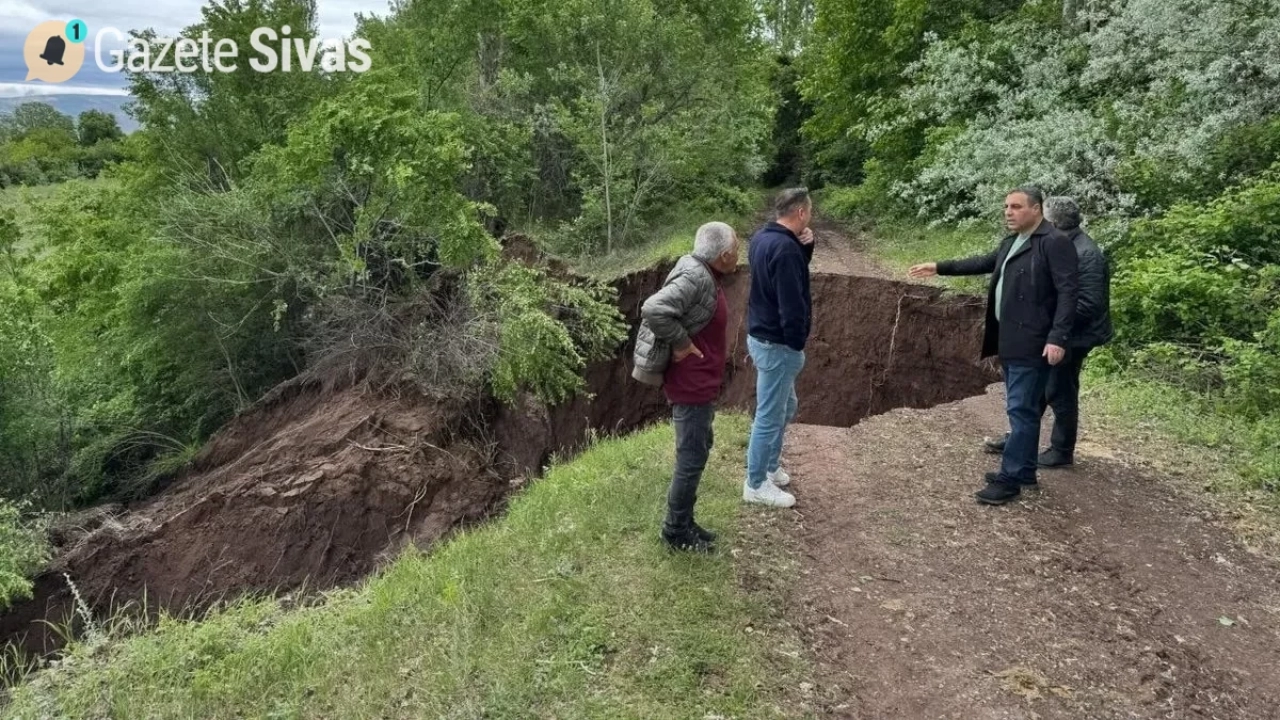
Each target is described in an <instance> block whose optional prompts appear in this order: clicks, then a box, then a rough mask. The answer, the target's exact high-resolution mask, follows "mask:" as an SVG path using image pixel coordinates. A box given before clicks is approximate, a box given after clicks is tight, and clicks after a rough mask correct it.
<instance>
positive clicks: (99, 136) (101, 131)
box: [77, 110, 124, 147]
mask: <svg viewBox="0 0 1280 720" xmlns="http://www.w3.org/2000/svg"><path fill="white" fill-rule="evenodd" d="M77 137H78V138H79V140H80V144H81V145H82V146H84V147H92V146H94V145H97V144H98V143H100V142H116V141H119V140H121V139H123V138H124V131H123V130H121V129H120V123H119V121H117V120H116V116H115V115H112V114H111V113H106V112H102V111H101V110H86V111H84V112H82V113H80V119H79V120H78V121H77Z"/></svg>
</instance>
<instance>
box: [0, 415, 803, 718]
mask: <svg viewBox="0 0 1280 720" xmlns="http://www.w3.org/2000/svg"><path fill="white" fill-rule="evenodd" d="M716 429H717V437H718V443H717V446H716V451H715V453H714V454H713V457H712V462H711V464H710V465H709V467H708V471H707V475H706V478H705V480H704V486H703V490H702V492H701V498H700V501H699V512H700V518H701V519H702V520H703V522H704V524H706V525H708V526H709V527H712V528H714V529H716V530H718V531H720V532H721V534H722V537H723V539H722V541H721V545H722V546H727V547H725V549H722V550H721V552H720V554H719V555H717V556H714V557H696V556H694V557H691V556H687V555H678V554H671V553H668V552H667V551H666V550H665V549H664V548H663V547H662V546H661V545H660V544H659V542H658V535H657V533H658V526H659V523H660V519H661V514H662V512H663V508H664V492H665V489H666V482H667V477H668V472H669V471H668V466H669V464H670V462H671V458H672V452H673V450H672V447H673V438H672V432H671V428H670V426H669V425H662V426H659V427H658V428H656V429H653V430H650V431H646V432H643V433H640V434H638V435H635V436H632V437H629V438H626V439H622V440H617V441H607V442H602V443H599V444H597V445H595V446H594V447H593V448H592V449H591V450H589V451H588V452H586V453H585V454H584V455H582V456H580V457H579V458H577V459H576V460H574V461H572V462H569V463H567V464H564V465H560V466H557V467H555V468H553V469H552V470H551V472H550V473H549V474H548V475H547V476H546V477H545V478H544V479H542V480H540V481H537V482H535V483H533V484H531V485H530V486H529V487H528V488H527V489H526V490H525V491H522V492H521V493H520V494H519V495H518V496H517V497H515V498H514V499H513V502H512V504H511V507H510V511H509V513H508V514H507V515H506V516H505V517H502V518H500V519H497V520H495V521H494V522H492V523H490V524H488V525H486V526H484V527H481V528H479V529H476V530H473V531H469V532H466V533H463V534H460V535H459V536H457V537H456V538H454V539H453V540H451V541H450V542H448V543H447V544H445V545H443V546H442V547H440V548H439V549H438V550H437V551H436V552H434V553H432V554H431V555H429V556H428V555H425V554H422V553H417V552H412V551H411V552H408V553H406V554H405V555H403V556H402V557H401V558H400V559H399V560H398V561H397V562H395V563H394V564H393V565H392V566H391V567H390V568H389V569H388V570H387V571H386V572H384V573H383V574H381V575H379V576H376V577H374V578H373V579H371V580H369V581H368V582H367V583H366V584H364V585H363V586H362V587H360V588H358V589H355V590H348V591H340V592H336V593H334V594H332V595H330V596H329V598H328V599H327V600H326V601H324V602H322V603H319V604H317V605H315V606H312V607H306V608H299V609H293V610H287V611H286V610H282V609H280V607H279V605H278V604H277V603H276V602H274V601H264V602H255V603H249V604H244V605H242V606H239V607H236V608H233V609H230V610H228V611H225V612H222V613H220V614H216V615H213V616H211V617H210V618H208V619H207V620H205V621H204V622H201V623H193V622H179V621H176V620H168V621H164V622H162V623H161V624H160V626H159V627H158V628H157V629H156V630H155V631H154V632H151V633H148V634H144V635H141V636H138V637H135V638H132V639H129V640H125V641H122V642H115V643H108V644H107V645H105V646H104V647H102V648H99V649H98V650H96V651H95V650H93V649H91V648H89V647H87V646H84V645H82V646H80V647H77V648H76V649H75V650H74V651H73V653H72V655H71V657H70V659H69V661H67V662H66V663H65V664H64V665H63V667H62V668H60V669H58V670H54V671H50V672H46V673H44V674H42V675H41V676H39V677H37V678H36V679H35V680H33V681H32V682H30V683H29V684H28V685H26V686H23V687H20V688H19V689H18V691H17V692H16V695H15V702H14V703H13V704H12V705H11V706H10V707H9V708H8V710H7V716H8V717H15V718H19V717H20V718H33V717H52V716H64V717H166V718H167V717H273V718H293V717H328V718H365V717H393V718H401V717H403V718H422V717H430V718H479V717H485V718H517V717H518V718H527V717H543V718H591V717H596V718H626V717H634V718H672V719H673V720H674V719H677V718H678V719H681V720H683V719H686V718H699V719H700V718H705V717H717V716H719V717H734V718H764V717H794V716H798V714H799V713H800V712H801V710H800V709H799V708H798V706H795V705H792V704H789V703H788V702H786V700H785V697H784V693H785V692H786V687H788V686H792V687H794V685H795V681H796V678H797V677H799V675H800V674H801V673H803V671H804V667H803V666H802V662H803V661H801V660H798V659H792V656H796V657H800V654H799V653H796V652H794V650H795V649H797V648H798V647H799V645H798V639H797V638H796V637H795V636H793V635H791V634H790V631H788V630H785V629H779V627H781V626H777V625H775V626H772V628H773V629H770V627H771V625H770V621H771V618H770V615H771V613H770V598H768V597H766V596H764V595H762V594H761V593H760V591H758V590H757V591H753V592H752V593H751V594H747V593H745V592H744V591H743V590H742V589H741V588H740V586H739V584H738V582H737V580H736V579H735V573H736V572H737V571H738V570H739V568H735V560H734V559H732V557H731V555H730V553H729V552H728V548H731V547H733V546H734V545H736V544H738V540H737V539H736V537H735V534H736V533H735V531H736V530H737V528H738V523H739V514H738V513H739V503H738V502H737V487H738V482H737V476H738V474H739V472H740V467H739V466H740V464H741V463H740V461H741V456H742V452H743V448H744V447H745V442H746V434H747V431H748V425H747V421H746V419H745V418H743V417H741V416H732V415H730V416H725V417H722V418H720V420H719V421H718V424H717V428H716ZM785 584H786V583H782V585H785ZM775 600H776V599H775ZM749 627H753V628H755V629H756V631H755V632H748V631H747V628H749ZM786 650H790V652H784V651H786Z"/></svg>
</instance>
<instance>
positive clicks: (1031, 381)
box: [911, 187, 1079, 505]
mask: <svg viewBox="0 0 1280 720" xmlns="http://www.w3.org/2000/svg"><path fill="white" fill-rule="evenodd" d="M1004 218H1005V225H1006V226H1007V227H1008V229H1009V233H1010V234H1009V235H1008V236H1006V237H1005V238H1004V240H1002V241H1001V242H1000V245H999V247H997V248H996V249H995V250H994V251H992V252H990V253H988V254H986V255H979V256H976V257H971V258H967V259H964V260H951V261H947V262H938V263H925V264H923V265H916V266H915V267H913V268H911V276H912V277H917V278H921V277H931V276H933V275H983V274H986V273H990V274H991V282H990V285H989V287H988V290H987V320H986V335H985V337H984V338H983V346H982V355H983V357H990V356H992V355H998V356H999V357H1000V363H1001V365H1002V367H1003V369H1004V382H1005V396H1006V400H1005V402H1006V408H1007V412H1008V414H1009V430H1010V432H1009V440H1008V442H1006V443H1005V446H1004V452H1003V456H1002V459H1001V463H1000V471H999V472H998V473H987V477H986V480H987V485H986V487H984V488H983V489H982V490H980V491H979V492H978V493H977V498H978V501H979V502H983V503H987V504H989V505H1003V504H1004V503H1007V502H1009V501H1011V500H1013V499H1015V498H1017V497H1018V496H1019V495H1020V494H1021V492H1022V487H1024V486H1035V485H1036V482H1037V480H1036V466H1037V463H1036V460H1037V458H1036V451H1037V449H1038V446H1039V444H1040V418H1041V407H1040V403H1041V401H1042V398H1043V397H1044V394H1045V388H1046V386H1047V385H1048V383H1049V371H1050V368H1051V367H1052V366H1055V365H1057V364H1059V363H1061V362H1062V361H1063V360H1064V359H1065V358H1066V355H1067V348H1068V347H1070V344H1071V331H1072V328H1073V326H1074V325H1075V313H1076V295H1077V293H1078V291H1079V261H1078V260H1077V257H1076V251H1075V248H1074V247H1073V246H1072V245H1071V241H1070V240H1068V239H1067V237H1066V236H1065V235H1063V234H1062V232H1060V231H1059V230H1058V229H1057V228H1055V227H1054V226H1053V225H1052V224H1051V223H1049V222H1047V221H1045V219H1044V195H1043V194H1042V193H1041V192H1040V190H1039V189H1037V188H1034V187H1022V188H1018V189H1017V190H1014V191H1013V192H1011V193H1009V195H1008V196H1007V197H1006V198H1005V203H1004Z"/></svg>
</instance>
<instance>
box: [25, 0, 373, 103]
mask: <svg viewBox="0 0 1280 720" xmlns="http://www.w3.org/2000/svg"><path fill="white" fill-rule="evenodd" d="M204 4H206V3H205V0H110V2H103V0H0V97H25V96H31V95H47V94H60V95H62V94H76V93H82V94H95V95H125V94H126V92H125V90H124V77H123V74H121V73H106V72H103V71H102V70H101V69H100V68H98V65H97V63H96V62H94V60H93V52H94V48H93V43H92V40H90V41H89V42H87V43H86V44H85V50H86V54H85V63H84V67H83V69H82V70H80V72H79V73H78V74H77V75H76V76H75V78H73V79H72V80H71V81H69V82H66V83H62V84H58V85H50V84H46V83H43V82H40V81H38V80H33V81H31V82H26V78H27V67H26V64H25V63H24V62H23V59H22V45H23V42H24V41H25V40H26V37H27V34H28V33H29V32H31V30H32V28H34V27H35V26H36V25H39V24H40V23H42V22H45V21H47V20H60V21H70V20H73V19H79V20H83V21H84V23H85V25H86V26H88V29H89V37H90V38H93V37H94V36H95V35H96V34H97V32H98V30H99V29H101V28H104V27H114V28H117V29H119V30H120V31H121V32H122V33H128V32H129V31H130V30H135V29H137V30H141V29H143V28H154V29H155V30H156V32H157V33H159V34H161V35H166V34H168V35H170V36H172V35H176V34H177V33H178V32H179V31H181V30H182V28H184V27H186V26H188V25H192V24H194V23H195V22H197V21H199V19H200V7H201V6H202V5H204ZM388 4H389V3H388V0H318V3H317V5H318V6H319V9H320V37H321V38H340V37H344V36H346V35H349V34H350V33H351V32H352V31H353V30H355V26H356V21H355V15H356V13H364V14H366V15H377V16H380V17H381V16H385V15H386V14H387V11H388ZM104 57H107V56H106V53H105V52H104ZM169 62H172V60H171V59H170V60H169Z"/></svg>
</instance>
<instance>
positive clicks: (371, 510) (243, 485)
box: [0, 235, 996, 652]
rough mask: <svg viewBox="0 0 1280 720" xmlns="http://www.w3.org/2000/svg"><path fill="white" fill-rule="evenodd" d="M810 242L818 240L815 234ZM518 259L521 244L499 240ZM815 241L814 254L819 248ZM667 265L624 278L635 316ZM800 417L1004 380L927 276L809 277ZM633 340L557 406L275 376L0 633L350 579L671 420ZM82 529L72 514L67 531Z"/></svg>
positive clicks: (58, 563)
mask: <svg viewBox="0 0 1280 720" xmlns="http://www.w3.org/2000/svg"><path fill="white" fill-rule="evenodd" d="M820 238H821V235H820ZM511 245H512V247H510V248H508V251H509V254H511V255H514V256H518V257H521V258H522V259H523V260H524V261H530V260H532V259H533V258H531V257H525V256H528V255H530V252H531V248H530V247H526V246H525V245H522V244H519V243H511ZM825 254H826V251H824V254H823V255H820V256H819V257H820V258H821V257H824V256H825ZM666 272H667V268H654V269H650V270H646V271H643V272H640V273H636V274H633V275H630V276H628V277H625V278H623V279H621V280H619V281H618V282H617V287H618V290H619V302H620V307H621V309H622V311H623V312H624V314H625V315H626V316H627V318H628V320H629V321H630V322H631V323H632V324H633V327H634V323H635V322H636V321H637V319H638V314H639V307H640V305H641V303H642V302H643V301H644V299H645V298H646V297H647V296H648V295H649V294H651V293H652V292H653V291H654V290H656V289H657V288H658V287H660V286H661V284H662V281H663V278H664V277H665V275H666ZM748 286H749V278H748V276H747V273H746V271H745V268H744V269H743V271H742V272H740V273H738V274H737V275H734V276H731V277H730V278H729V279H728V280H727V281H726V291H727V292H728V294H729V300H730V307H731V308H732V309H733V317H732V319H731V325H730V327H731V329H732V332H733V333H734V338H735V340H734V351H733V362H732V363H731V364H730V367H728V368H726V384H727V387H726V393H725V397H726V404H728V405H730V406H735V407H738V408H742V409H748V408H750V407H751V406H752V404H753V402H754V384H755V379H754V373H753V371H752V369H751V367H750V365H749V363H748V362H747V361H746V358H745V354H746V353H745V349H746V344H745V327H744V320H743V314H744V312H745V305H746V294H747V288H748ZM814 299H815V306H816V307H817V311H816V316H815V323H814V333H813V340H812V343H813V345H812V350H811V351H810V362H809V367H808V368H807V369H806V371H805V375H804V378H803V381H802V382H801V387H800V392H801V394H802V396H803V397H804V398H805V401H804V402H803V403H802V419H803V420H804V421H805V422H809V423H822V424H836V425H842V426H848V425H852V424H853V423H855V422H858V421H860V420H861V419H863V418H865V417H867V416H868V415H870V414H872V413H875V412H881V411H884V410H887V409H890V408H893V407H899V406H909V407H927V406H929V405H933V404H936V403H939V402H947V401H951V400H955V399H958V398H961V397H965V396H966V395H971V394H973V393H977V392H981V390H982V388H983V387H985V386H986V385H987V384H988V383H990V382H992V381H993V380H994V379H995V378H996V375H995V374H994V373H993V371H992V369H991V368H990V367H989V366H984V365H980V364H979V363H977V362H976V361H975V358H976V357H977V349H978V344H979V341H980V323H981V307H979V306H977V305H974V304H973V303H972V302H970V301H964V300H949V299H942V298H940V293H939V292H938V291H937V290H934V289H931V288H927V287H923V286H910V285H904V284H898V283H893V282H890V281H887V280H883V279H877V278H862V277H854V276H849V275H829V274H822V273H818V274H816V275H815V277H814ZM630 360H631V344H630V343H629V342H628V343H627V344H626V345H625V347H623V348H622V349H621V351H620V353H619V354H618V356H617V358H616V359H614V360H611V361H608V362H603V363H599V364H596V365H594V366H593V367H591V368H589V370H588V373H587V381H588V386H589V388H590V395H589V396H585V397H580V398H577V399H575V400H573V401H571V402H568V403H565V404H563V405H561V406H559V407H554V408H547V407H544V406H541V405H539V404H538V403H535V402H532V401H525V402H523V403H521V404H520V406H519V407H516V408H508V407H501V406H499V405H498V404H497V403H495V402H492V401H485V402H477V403H475V404H474V405H471V406H445V405H441V404H439V403H436V402H432V401H430V400H428V399H426V398H424V397H421V396H419V395H416V394H414V393H410V392H407V391H405V392H385V391H375V390H371V389H369V387H367V386H366V385H364V384H360V383H356V384H352V383H350V382H348V383H345V384H330V385H326V384H325V383H322V382H319V381H310V382H301V381H294V382H291V383H286V384H285V385H284V386H282V387H280V388H277V389H276V390H274V391H273V392H272V393H270V394H269V395H268V396H267V398H264V400H263V401H261V402H260V403H259V404H258V405H257V406H256V407H255V408H254V409H252V410H251V411H249V412H247V413H245V414H244V415H242V416H241V417H239V418H237V419H235V420H234V421H232V422H231V423H229V424H228V425H227V427H225V428H224V429H223V430H222V431H221V432H220V433H219V434H218V435H216V436H215V437H214V438H213V439H212V440H211V441H210V443H209V444H208V445H207V447H206V448H205V449H204V451H203V452H202V453H201V455H200V456H199V457H198V458H197V460H196V461H195V462H194V463H193V465H192V467H191V468H189V469H188V471H187V472H186V473H185V474H184V475H183V476H182V477H180V478H178V479H177V480H176V481H175V482H174V483H173V484H172V485H170V486H169V487H168V488H166V489H165V490H164V491H163V492H162V493H160V494H159V495H157V496H155V497H154V498H152V499H150V500H148V501H146V502H143V503H139V504H137V505H134V506H132V507H128V508H122V507H118V506H117V507H108V508H100V509H95V510H94V511H92V512H90V513H86V514H85V515H84V516H82V518H81V520H82V521H81V522H79V523H77V522H71V523H68V524H67V525H68V527H66V528H64V529H63V530H62V531H61V532H59V533H58V535H57V540H58V542H59V544H60V546H59V553H58V557H57V559H56V560H55V562H54V563H53V564H52V566H51V567H50V569H49V570H48V571H47V572H45V573H44V574H42V575H41V576H40V577H39V578H38V579H37V581H36V588H35V598H34V599H33V600H31V601H29V602H26V603H23V604H19V605H17V606H15V607H13V608H12V609H11V610H10V611H9V612H8V613H6V614H5V615H4V616H3V617H0V637H4V638H6V639H8V640H9V641H11V642H19V643H20V644H22V645H23V646H24V647H25V648H26V649H28V650H31V651H36V652H43V651H48V650H51V649H56V647H57V645H58V643H59V639H58V637H57V636H56V635H54V634H53V633H51V632H49V629H48V627H47V626H46V625H44V624H42V623H39V622H38V621H39V620H42V619H46V618H48V619H50V620H53V621H54V622H62V621H63V620H64V619H66V618H69V617H72V592H71V590H70V588H69V587H68V584H67V582H66V576H69V577H70V578H71V579H72V581H73V582H74V584H75V587H76V590H77V591H78V592H79V593H80V595H81V597H82V598H83V599H84V600H85V602H86V603H87V604H88V606H89V607H90V609H91V610H92V612H93V613H94V614H95V616H98V617H105V616H106V615H108V614H109V613H111V612H113V611H115V610H118V609H119V608H121V607H123V606H125V605H126V604H128V603H131V602H135V603H140V602H141V601H143V600H144V598H145V602H146V606H147V609H148V610H150V611H153V612H154V611H156V610H159V609H160V608H165V609H167V610H169V611H171V612H182V611H198V610H200V609H203V608H205V607H208V606H209V605H210V604H212V603H214V602H215V601H218V600H220V599H225V598H233V597H236V596H239V595H242V594H244V593H246V592H258V591H265V592H278V591H292V590H295V589H298V588H305V589H309V590H317V589H324V588H328V587H333V586H336V585H341V584H345V583H349V582H352V581H355V580H357V579H359V578H361V577H363V576H365V575H367V574H369V573H370V572H372V571H374V570H376V569H377V567H378V566H379V565H380V564H381V563H383V562H384V561H386V560H387V559H389V558H390V557H392V556H394V554H395V553H396V552H397V551H398V550H399V549H401V548H402V547H404V546H405V545H406V544H407V543H414V544H417V545H418V546H421V547H429V546H430V545H431V544H433V543H435V542H437V541H439V540H440V539H441V538H443V537H445V536H446V535H447V534H448V533H449V532H450V531H451V530H453V529H454V528H456V527H457V526H458V525H460V524H463V523H468V522H476V521H480V520H483V519H485V518H487V517H489V516H491V515H492V514H493V513H494V512H496V511H499V510H500V509H501V507H502V503H503V500H504V499H505V498H506V497H507V495H508V494H509V493H510V492H511V490H512V488H513V487H516V486H518V485H519V484H520V483H521V482H523V481H525V480H526V479H527V478H529V477H532V476H536V475H537V474H538V473H539V472H540V471H541V469H542V468H543V466H544V464H545V463H546V462H547V460H548V459H549V458H550V456H551V455H552V454H553V453H561V454H570V453H572V452H574V451H575V450H576V449H577V448H579V447H580V446H581V444H582V442H583V441H584V440H585V439H586V437H587V435H588V431H595V432H598V433H603V434H614V433H625V432H630V431H632V430H634V429H637V428H639V427H641V426H643V425H645V424H647V423H651V422H653V421H655V420H659V419H662V418H665V417H667V416H668V414H669V409H668V407H667V404H666V402H665V400H664V398H663V396H662V394H661V392H660V391H659V390H657V389H655V388H651V387H648V386H645V385H641V384H640V383H637V382H635V381H633V380H632V379H631V378H630V367H631V365H630ZM77 525H79V527H76V526H77Z"/></svg>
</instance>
